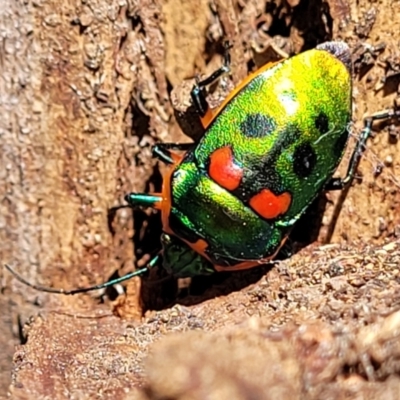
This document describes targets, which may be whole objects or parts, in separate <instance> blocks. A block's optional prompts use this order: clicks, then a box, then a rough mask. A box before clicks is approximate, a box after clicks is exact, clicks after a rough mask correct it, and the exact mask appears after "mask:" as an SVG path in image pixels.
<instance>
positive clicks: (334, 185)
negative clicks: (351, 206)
mask: <svg viewBox="0 0 400 400" xmlns="http://www.w3.org/2000/svg"><path fill="white" fill-rule="evenodd" d="M393 117H396V118H399V117H400V110H393V109H392V110H385V111H382V112H379V113H376V114H374V115H371V116H370V117H367V118H365V119H364V129H363V130H362V131H361V134H360V136H359V138H358V141H357V144H356V148H355V149H354V151H353V154H352V155H351V158H350V162H349V166H348V168H347V173H346V176H345V177H344V178H332V179H331V180H330V181H329V182H328V183H327V185H326V186H325V190H341V189H343V188H344V187H345V186H347V185H348V184H349V183H350V182H351V180H352V179H353V177H354V174H355V172H356V169H357V166H358V163H359V162H360V158H361V156H362V153H363V152H364V150H365V144H366V142H367V140H368V138H369V136H370V135H371V131H372V124H373V123H374V122H375V121H379V120H383V119H390V118H393Z"/></svg>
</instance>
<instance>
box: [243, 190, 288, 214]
mask: <svg viewBox="0 0 400 400" xmlns="http://www.w3.org/2000/svg"><path fill="white" fill-rule="evenodd" d="M291 201H292V196H291V195H290V193H288V192H284V193H282V194H280V195H278V196H277V195H276V194H274V193H272V192H271V191H270V190H268V189H263V190H261V192H259V193H257V194H256V195H254V196H253V197H252V198H251V199H250V202H249V204H250V207H251V208H252V209H253V210H254V211H256V212H257V213H258V214H260V215H261V216H262V217H263V218H265V219H274V218H276V217H278V216H279V215H282V214H284V213H285V212H286V211H287V210H288V209H289V206H290V202H291Z"/></svg>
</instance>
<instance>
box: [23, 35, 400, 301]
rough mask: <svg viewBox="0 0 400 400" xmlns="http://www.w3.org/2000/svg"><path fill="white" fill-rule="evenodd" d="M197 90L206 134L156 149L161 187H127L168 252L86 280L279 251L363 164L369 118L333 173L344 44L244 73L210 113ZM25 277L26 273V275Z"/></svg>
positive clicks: (346, 61)
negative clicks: (313, 208) (320, 198)
mask: <svg viewBox="0 0 400 400" xmlns="http://www.w3.org/2000/svg"><path fill="white" fill-rule="evenodd" d="M229 61H230V60H229V53H228V51H227V52H226V55H225V62H224V64H223V66H222V67H221V68H220V69H218V70H217V71H215V72H214V73H213V74H212V75H211V76H210V77H208V78H207V79H205V80H203V81H200V82H198V83H197V84H196V85H195V86H194V87H193V90H192V93H191V95H192V100H193V104H194V106H195V108H196V110H197V112H198V114H199V116H200V120H201V122H202V125H203V127H204V134H203V136H202V137H201V139H200V140H199V141H198V142H197V143H193V144H175V143H164V144H158V145H156V146H155V147H154V149H153V153H154V155H155V156H156V157H157V158H158V159H160V160H161V161H163V162H165V163H166V164H168V165H169V166H170V168H169V171H168V173H167V174H166V175H165V176H164V180H163V189H162V193H156V194H147V193H130V194H128V195H127V196H126V201H127V202H128V204H129V205H130V206H131V207H153V208H155V209H158V210H160V211H161V218H162V223H163V234H162V237H161V243H162V247H163V249H162V251H161V252H160V254H159V255H157V256H156V257H155V258H154V259H152V260H151V261H150V263H149V265H148V266H146V267H145V268H142V269H140V270H137V271H135V272H132V273H130V274H128V275H125V276H123V277H121V278H118V279H116V280H113V281H110V282H107V283H104V284H101V285H97V286H94V287H90V288H83V289H76V290H70V291H63V290H59V289H50V288H43V287H39V286H35V285H34V286H35V287H36V288H38V289H41V290H46V291H51V292H54V293H66V294H73V293H79V292H84V291H88V290H93V289H99V288H103V287H107V286H110V285H112V284H115V283H118V282H121V281H123V280H126V279H129V278H131V277H133V276H138V275H141V274H143V273H145V272H146V271H148V270H149V269H151V268H153V267H154V266H155V265H157V264H158V263H159V262H162V265H163V267H164V268H165V269H166V270H167V271H168V272H170V273H172V274H174V275H176V276H178V277H191V276H195V275H201V274H210V273H213V272H215V271H232V270H240V269H247V268H252V267H255V266H257V265H260V264H262V263H265V262H267V261H269V260H271V259H273V258H274V257H275V255H276V254H277V253H278V251H279V250H280V249H281V247H282V245H283V244H284V243H285V240H286V239H287V237H288V235H289V233H290V231H291V229H292V228H293V226H294V225H295V224H296V222H297V221H298V220H299V218H300V217H301V216H302V215H303V214H304V212H305V211H306V209H307V208H308V207H309V205H310V204H311V202H312V201H313V200H314V199H315V198H316V196H317V195H318V194H319V193H320V192H321V191H323V190H335V189H342V188H343V187H344V186H345V185H346V184H348V183H349V182H350V181H351V179H352V177H353V175H354V173H355V169H356V167H357V164H358V161H359V159H360V157H361V154H362V151H363V150H364V147H365V142H366V140H367V138H368V137H369V135H370V132H371V126H372V122H373V121H374V120H378V119H385V118H391V117H393V116H398V115H399V113H398V111H387V112H382V113H380V114H375V115H374V116H372V117H370V118H367V119H365V121H364V130H363V131H362V132H361V134H360V135H359V138H358V142H357V145H356V147H355V150H354V152H353V154H352V157H351V159H350V162H349V166H348V171H347V174H346V176H345V177H344V178H333V174H334V172H335V170H336V168H337V166H338V164H339V162H340V160H341V158H342V156H343V153H344V150H345V148H346V143H347V140H348V138H349V135H350V132H349V125H350V121H351V108H352V93H351V89H352V82H351V58H350V50H349V48H348V46H347V45H346V44H345V43H343V42H327V43H323V44H321V45H319V46H317V47H316V48H315V49H313V50H309V51H305V52H303V53H301V54H298V55H296V56H294V57H292V58H289V59H285V60H283V61H280V62H277V63H274V64H268V65H266V66H264V67H262V68H261V69H259V70H258V71H256V72H254V73H253V74H251V75H250V76H248V77H247V78H246V79H245V80H244V81H243V82H241V83H240V84H239V86H238V87H237V88H236V89H235V90H234V91H233V92H232V93H231V94H230V95H229V96H228V98H227V99H226V100H225V101H224V102H223V104H222V105H221V106H220V107H219V108H218V109H217V110H216V111H212V110H211V109H210V107H209V106H208V104H207V101H206V98H205V88H206V87H207V86H208V85H210V84H211V83H213V82H214V81H216V80H218V79H219V78H220V77H221V76H223V75H225V74H227V73H228V72H229ZM18 278H19V279H20V280H22V278H21V277H18ZM24 282H25V283H27V282H26V281H24Z"/></svg>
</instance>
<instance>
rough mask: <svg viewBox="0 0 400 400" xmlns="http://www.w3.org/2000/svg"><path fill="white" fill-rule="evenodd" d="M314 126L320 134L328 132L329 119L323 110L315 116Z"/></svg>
mask: <svg viewBox="0 0 400 400" xmlns="http://www.w3.org/2000/svg"><path fill="white" fill-rule="evenodd" d="M315 127H316V128H317V129H318V130H319V132H320V133H321V135H323V134H324V133H326V132H328V130H329V119H328V116H327V115H326V114H325V113H324V112H320V113H319V114H318V116H317V118H315Z"/></svg>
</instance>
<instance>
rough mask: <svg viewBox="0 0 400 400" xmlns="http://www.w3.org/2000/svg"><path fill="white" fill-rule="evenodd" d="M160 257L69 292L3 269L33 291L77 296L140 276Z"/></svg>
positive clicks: (9, 268) (9, 269) (7, 266)
mask: <svg viewBox="0 0 400 400" xmlns="http://www.w3.org/2000/svg"><path fill="white" fill-rule="evenodd" d="M159 258H160V256H159V255H156V256H155V257H153V258H152V259H151V260H150V261H149V263H148V264H147V265H146V266H145V267H143V268H140V269H138V270H136V271H133V272H130V273H129V274H126V275H123V276H120V277H119V278H116V279H112V280H111V281H108V282H104V283H100V284H99V285H93V286H88V287H85V288H80V289H71V290H65V289H56V288H52V287H48V286H41V285H36V284H35V283H31V282H29V281H27V280H26V279H25V278H23V277H22V276H21V275H19V274H18V273H17V272H16V271H14V269H13V268H11V267H10V266H9V265H7V264H5V265H4V267H5V268H6V269H7V270H8V271H9V272H10V273H11V274H12V275H13V276H14V277H15V278H16V279H17V280H18V281H19V282H21V283H23V284H24V285H26V286H29V287H31V288H33V289H35V290H38V291H40V292H46V293H55V294H67V295H70V294H77V293H85V292H91V291H92V290H100V289H106V288H108V287H110V286H114V285H117V284H119V283H121V282H124V281H127V280H128V279H131V278H134V277H135V276H142V275H144V274H145V273H147V272H148V271H150V270H151V269H152V268H153V267H155V266H156V265H157V264H158V261H159Z"/></svg>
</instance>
